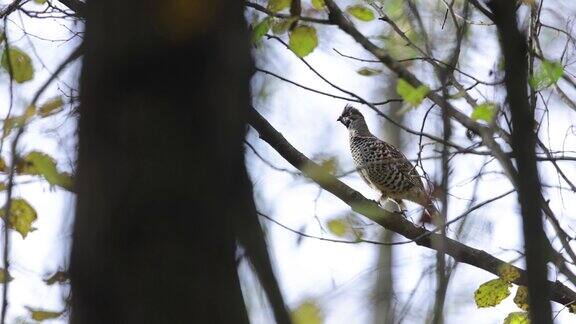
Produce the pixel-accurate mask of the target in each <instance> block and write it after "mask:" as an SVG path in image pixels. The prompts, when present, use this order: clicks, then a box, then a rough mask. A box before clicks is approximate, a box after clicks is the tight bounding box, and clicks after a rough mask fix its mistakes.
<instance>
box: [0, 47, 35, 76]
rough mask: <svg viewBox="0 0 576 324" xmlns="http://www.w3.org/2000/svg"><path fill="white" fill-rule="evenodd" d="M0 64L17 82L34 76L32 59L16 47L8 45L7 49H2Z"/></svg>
mask: <svg viewBox="0 0 576 324" xmlns="http://www.w3.org/2000/svg"><path fill="white" fill-rule="evenodd" d="M8 62H10V64H8ZM0 64H1V65H2V67H3V68H4V70H6V71H7V72H9V73H10V75H11V77H12V79H14V81H16V82H18V83H24V82H26V81H30V80H32V78H34V67H33V66H32V59H31V58H30V56H28V54H26V53H25V52H24V51H22V50H21V49H19V48H17V47H10V48H9V49H8V50H6V49H4V52H3V53H2V60H1V62H0ZM10 67H11V68H10Z"/></svg>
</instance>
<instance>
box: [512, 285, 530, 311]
mask: <svg viewBox="0 0 576 324" xmlns="http://www.w3.org/2000/svg"><path fill="white" fill-rule="evenodd" d="M514 304H516V306H518V307H519V308H520V309H522V310H525V311H528V308H529V306H528V305H529V304H528V287H526V286H518V290H516V296H514Z"/></svg>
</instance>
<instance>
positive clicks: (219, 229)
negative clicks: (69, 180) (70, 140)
mask: <svg viewBox="0 0 576 324" xmlns="http://www.w3.org/2000/svg"><path fill="white" fill-rule="evenodd" d="M242 12H243V8H242V2H237V1H229V2H226V3H225V2H224V1H178V0H163V1H152V0H144V1H142V0H140V1H136V0H125V1H114V0H102V1H89V2H87V5H86V34H85V41H84V50H85V55H84V65H83V68H82V75H81V84H80V85H81V93H80V99H81V107H80V120H79V129H80V131H79V156H78V175H77V191H78V202H77V207H76V223H75V232H74V241H73V248H72V256H71V266H70V272H71V277H72V282H73V284H72V314H71V322H72V323H82V324H89V323H247V322H248V319H247V314H246V310H245V306H244V302H243V299H242V294H241V290H240V285H239V281H238V275H237V269H236V260H235V257H236V255H235V253H236V243H237V242H236V238H237V228H236V225H237V223H236V221H235V220H237V219H242V218H243V217H253V215H254V210H253V204H252V202H251V199H252V196H251V185H250V182H249V181H248V180H247V175H246V172H245V168H244V158H243V152H242V140H243V137H244V132H245V118H246V112H247V109H248V107H249V102H250V98H249V89H248V85H249V79H250V74H251V69H252V62H251V60H250V55H249V47H248V44H249V41H248V35H247V33H246V27H245V23H244V20H243V16H242Z"/></svg>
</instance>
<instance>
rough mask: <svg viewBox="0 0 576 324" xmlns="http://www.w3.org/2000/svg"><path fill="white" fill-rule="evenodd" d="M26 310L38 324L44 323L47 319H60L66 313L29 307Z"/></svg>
mask: <svg viewBox="0 0 576 324" xmlns="http://www.w3.org/2000/svg"><path fill="white" fill-rule="evenodd" d="M26 309H27V310H28V311H29V312H30V317H32V319H33V320H35V321H38V322H42V321H44V320H47V319H53V318H58V317H60V316H62V314H64V311H61V312H54V311H48V310H45V309H39V308H32V307H28V306H26Z"/></svg>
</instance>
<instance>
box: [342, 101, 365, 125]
mask: <svg viewBox="0 0 576 324" xmlns="http://www.w3.org/2000/svg"><path fill="white" fill-rule="evenodd" d="M360 120H362V121H363V120H364V116H362V114H361V113H360V111H358V109H356V108H354V107H352V106H350V105H346V107H344V111H343V112H342V115H340V117H338V119H337V121H339V122H341V123H342V124H344V126H346V127H350V125H351V124H353V123H354V122H355V121H360Z"/></svg>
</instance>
